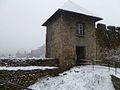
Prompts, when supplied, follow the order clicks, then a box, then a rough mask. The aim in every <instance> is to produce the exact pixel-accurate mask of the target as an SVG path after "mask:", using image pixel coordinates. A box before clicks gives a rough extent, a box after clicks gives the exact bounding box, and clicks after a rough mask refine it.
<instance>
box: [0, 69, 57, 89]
mask: <svg viewBox="0 0 120 90" xmlns="http://www.w3.org/2000/svg"><path fill="white" fill-rule="evenodd" d="M58 74H59V70H58V69H57V68H56V69H46V70H17V71H8V70H2V71H0V80H1V81H6V82H10V83H14V84H17V85H21V86H24V87H28V86H29V85H32V84H34V83H35V82H36V81H37V80H38V79H39V78H40V77H43V76H55V75H58Z"/></svg>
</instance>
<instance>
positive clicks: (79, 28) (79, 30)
mask: <svg viewBox="0 0 120 90" xmlns="http://www.w3.org/2000/svg"><path fill="white" fill-rule="evenodd" d="M77 34H78V35H81V36H83V35H84V24H77Z"/></svg>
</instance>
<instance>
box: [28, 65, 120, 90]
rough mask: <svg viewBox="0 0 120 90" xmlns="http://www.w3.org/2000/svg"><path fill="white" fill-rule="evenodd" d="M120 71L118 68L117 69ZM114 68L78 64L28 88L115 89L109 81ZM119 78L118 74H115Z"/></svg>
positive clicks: (36, 89) (49, 89) (45, 89)
mask: <svg viewBox="0 0 120 90" xmlns="http://www.w3.org/2000/svg"><path fill="white" fill-rule="evenodd" d="M118 72H120V69H118ZM114 73H115V72H114V68H111V70H110V72H109V70H108V68H107V67H104V66H95V69H94V70H93V69H92V66H91V65H88V66H81V67H80V66H78V67H74V68H72V69H70V70H69V71H66V72H64V73H62V74H60V76H57V77H46V78H42V79H39V80H38V82H36V83H35V84H34V85H31V86H30V87H29V88H32V89H34V90H115V89H114V87H113V84H112V81H111V75H112V74H114ZM117 77H119V78H120V75H117Z"/></svg>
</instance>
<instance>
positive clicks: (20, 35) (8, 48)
mask: <svg viewBox="0 0 120 90" xmlns="http://www.w3.org/2000/svg"><path fill="white" fill-rule="evenodd" d="M66 1H67V0H0V54H2V53H15V52H16V51H17V50H21V49H22V50H26V51H30V50H31V49H36V48H38V47H40V46H41V45H43V44H44V43H45V34H46V28H45V27H43V26H41V25H42V23H44V22H45V20H47V19H48V18H49V17H50V16H51V15H52V14H53V13H54V12H55V11H56V10H57V9H58V8H59V7H60V6H62V5H63V4H64V2H66ZM71 1H73V2H74V3H76V4H78V5H80V6H81V7H83V8H85V9H87V10H89V11H91V12H93V13H95V14H96V15H98V16H100V17H102V18H103V19H104V20H103V21H101V22H102V23H106V24H108V25H116V26H120V1H119V0H71Z"/></svg>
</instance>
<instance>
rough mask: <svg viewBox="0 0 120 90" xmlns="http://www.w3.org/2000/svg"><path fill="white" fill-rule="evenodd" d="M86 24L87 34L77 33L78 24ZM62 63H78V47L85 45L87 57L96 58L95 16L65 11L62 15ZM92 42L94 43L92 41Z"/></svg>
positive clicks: (68, 64) (66, 64)
mask: <svg viewBox="0 0 120 90" xmlns="http://www.w3.org/2000/svg"><path fill="white" fill-rule="evenodd" d="M78 23H83V24H84V25H85V31H84V32H85V35H84V36H79V35H77V34H76V29H77V27H76V26H77V24H78ZM61 24H62V28H61V33H62V37H61V38H62V41H61V45H62V51H63V54H62V65H64V66H63V67H65V66H67V67H70V66H73V65H76V47H77V46H78V47H82V46H83V47H85V58H86V59H90V60H92V59H95V58H96V48H95V47H96V41H95V21H94V19H93V18H90V17H86V16H84V15H79V14H73V13H64V15H63V16H62V23H61ZM91 42H92V43H91Z"/></svg>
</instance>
